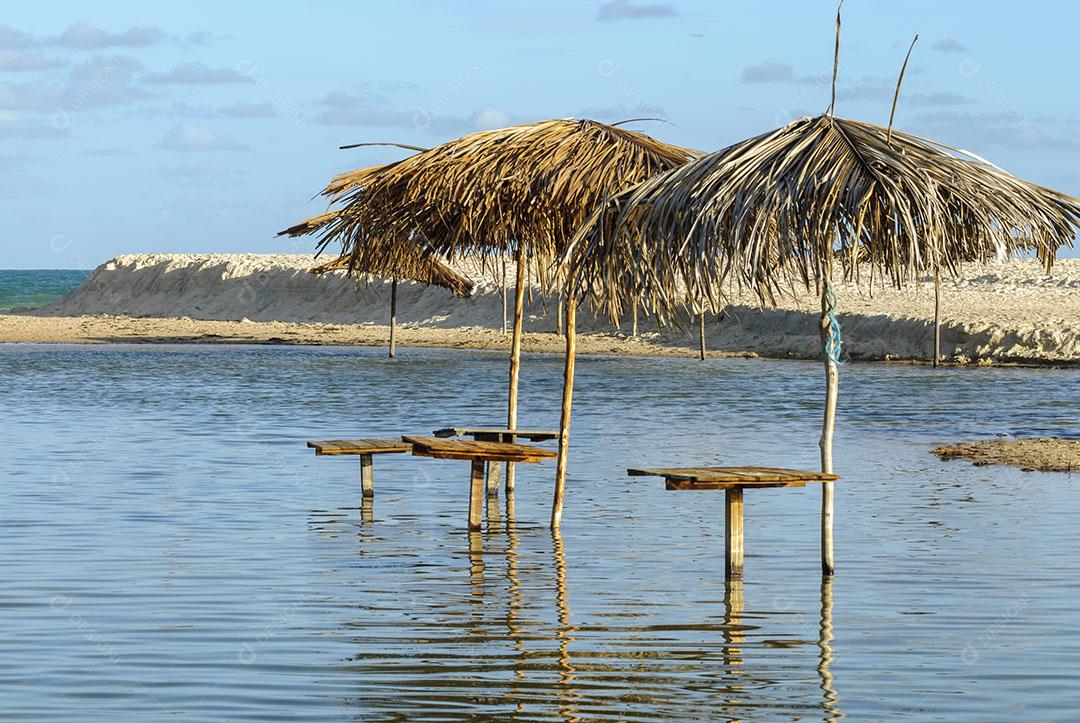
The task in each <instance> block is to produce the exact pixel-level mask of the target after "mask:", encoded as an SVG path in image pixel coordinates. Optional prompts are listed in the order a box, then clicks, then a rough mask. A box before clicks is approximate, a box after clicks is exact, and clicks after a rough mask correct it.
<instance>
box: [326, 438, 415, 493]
mask: <svg viewBox="0 0 1080 723" xmlns="http://www.w3.org/2000/svg"><path fill="white" fill-rule="evenodd" d="M307 446H308V447H311V448H312V449H314V450H315V456H316V457H318V456H321V455H339V454H358V455H360V491H361V495H362V496H364V497H374V496H375V475H374V474H373V473H372V467H371V457H372V455H375V454H397V453H401V452H409V451H411V450H412V445H410V444H406V443H405V442H402V441H401V440H398V439H327V440H321V441H319V440H316V441H311V442H308V443H307Z"/></svg>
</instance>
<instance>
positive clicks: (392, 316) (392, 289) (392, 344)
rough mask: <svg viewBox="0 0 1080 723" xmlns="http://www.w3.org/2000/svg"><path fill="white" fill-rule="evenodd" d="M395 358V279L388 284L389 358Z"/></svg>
mask: <svg viewBox="0 0 1080 723" xmlns="http://www.w3.org/2000/svg"><path fill="white" fill-rule="evenodd" d="M395 356H397V279H393V280H392V281H391V282H390V358H391V359H393V358H394V357H395Z"/></svg>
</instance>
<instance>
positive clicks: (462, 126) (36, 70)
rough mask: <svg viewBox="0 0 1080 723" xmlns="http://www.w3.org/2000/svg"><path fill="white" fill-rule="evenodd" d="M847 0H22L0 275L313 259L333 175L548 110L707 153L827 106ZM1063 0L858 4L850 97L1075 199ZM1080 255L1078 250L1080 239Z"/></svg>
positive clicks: (1068, 16)
mask: <svg viewBox="0 0 1080 723" xmlns="http://www.w3.org/2000/svg"><path fill="white" fill-rule="evenodd" d="M834 13H835V2H834V1H833V0H825V1H819V0H797V1H796V0H774V1H773V2H760V3H735V2H715V1H711V2H703V1H696V0H665V1H660V0H560V1H550V0H549V1H547V2H543V3H537V2H525V1H521V2H517V1H513V2H512V1H503V2H495V1H494V0H470V1H469V2H449V1H447V2H434V1H432V0H426V1H425V0H401V1H399V2H379V3H368V2H346V1H343V0H340V1H339V0H306V1H304V0H296V1H293V2H284V1H280V2H274V1H272V0H268V1H266V2H260V3H254V2H221V1H220V0H219V1H217V2H205V1H202V0H188V1H187V2H184V3H148V2H145V0H144V1H142V2H128V1H125V0H110V2H97V3H85V2H41V3H19V4H17V5H13V6H12V7H9V8H8V9H7V12H5V14H4V18H3V20H2V22H0V212H2V213H3V218H4V230H3V235H4V238H3V245H2V247H0V248H2V251H0V268H87V267H93V266H96V265H97V264H99V263H101V262H103V261H105V260H106V259H108V258H110V257H112V256H115V255H117V254H121V253H132V252H142V251H173V252H181V251H191V252H198V251H252V252H255V251H258V252H281V251H307V250H310V248H311V244H310V243H309V242H308V241H307V240H302V241H300V242H299V244H298V243H297V242H296V241H294V240H284V239H278V238H275V236H274V234H275V232H276V231H277V230H279V229H281V228H284V227H285V226H287V225H290V224H291V223H293V222H295V221H297V220H299V219H300V218H302V217H304V216H306V215H310V214H312V213H317V212H319V211H321V210H322V208H323V207H324V204H323V202H322V201H320V200H318V199H316V200H312V196H313V195H315V194H316V193H317V192H318V190H319V189H321V188H322V186H323V185H324V184H325V183H326V181H327V180H328V179H329V177H330V176H331V175H332V174H335V173H339V172H341V171H344V170H347V169H349V168H355V167H359V166H366V165H371V164H374V163H379V162H384V161H387V160H391V159H393V158H396V157H400V156H401V153H402V152H401V151H396V150H392V149H385V148H376V149H357V150H349V151H341V150H338V149H337V147H338V146H339V145H342V144H345V143H356V142H363V141H396V142H402V143H411V144H417V145H422V146H431V145H435V144H438V143H439V142H442V141H444V140H448V139H450V138H452V137H455V136H458V135H461V134H463V133H467V132H469V131H472V130H477V129H480V128H486V127H496V126H501V125H507V124H510V123H515V122H527V121H531V120H538V119H541V118H548V117H568V116H577V117H595V118H599V119H601V120H607V121H612V120H619V119H623V118H628V117H637V116H658V117H662V118H665V119H666V120H668V121H669V122H670V123H671V125H666V124H658V123H649V124H641V125H638V126H636V127H638V128H639V129H641V130H645V131H647V132H650V133H653V134H654V135H657V136H658V137H661V138H663V139H665V140H669V141H672V142H675V143H681V144H684V145H689V146H693V147H696V148H700V149H703V150H713V149H716V148H720V147H723V146H725V145H728V144H730V143H733V142H736V141H738V140H741V139H743V138H745V137H747V136H750V135H754V134H757V133H760V132H762V131H764V130H767V129H770V128H773V127H776V126H778V125H782V124H783V123H785V122H787V121H788V120H790V119H791V118H794V117H798V116H800V115H806V114H810V115H813V114H817V113H820V112H822V111H823V110H825V108H826V106H827V105H828V101H829V83H828V80H827V75H828V74H829V72H830V71H831V64H832V43H833V16H834ZM1078 24H1080V7H1078V6H1076V5H1074V4H1072V3H1067V2H1047V1H1039V0H1033V1H1031V2H1026V3H985V2H974V1H973V0H972V1H965V0H952V1H950V2H947V3H943V2H940V1H930V0H897V1H895V2H887V3H886V2H871V1H870V0H848V2H847V3H846V4H845V7H844V33H843V40H842V47H841V57H840V80H839V88H838V101H837V109H836V112H837V114H838V115H843V116H850V117H855V118H861V119H865V120H869V121H873V122H878V123H882V124H884V123H886V122H887V120H888V113H889V105H890V102H891V98H892V90H893V86H894V84H895V78H896V74H897V72H898V71H899V67H900V63H901V61H902V59H903V55H904V52H905V51H906V50H907V46H908V44H909V43H910V42H911V38H912V36H913V35H914V34H915V33H916V32H918V33H920V40H919V43H918V44H917V45H916V48H915V51H914V54H913V56H912V61H911V65H910V66H909V70H908V75H907V77H906V78H905V81H904V91H903V95H902V97H901V101H900V107H899V110H898V112H897V120H896V127H897V128H899V129H902V130H907V131H911V132H914V133H918V134H921V135H926V136H929V137H931V138H935V139H938V140H941V141H945V142H947V143H950V144H954V145H958V146H960V147H963V148H965V149H968V150H971V151H973V152H975V153H978V154H980V155H982V156H984V157H986V158H988V159H990V160H992V161H994V162H995V163H996V164H998V165H1000V166H1002V167H1004V168H1006V169H1007V170H1009V171H1011V172H1013V173H1015V174H1017V175H1019V176H1021V177H1025V178H1028V179H1030V180H1033V181H1037V182H1040V183H1043V184H1046V185H1049V186H1053V187H1055V188H1058V189H1060V190H1062V191H1065V192H1068V193H1072V194H1080V171H1078V170H1077V169H1076V162H1077V160H1078V158H1080V96H1078V95H1077V93H1076V91H1075V73H1074V69H1075V67H1076V64H1077V61H1076V59H1075V51H1074V50H1073V48H1074V47H1075V28H1076V27H1077V25H1078ZM1074 255H1075V252H1074Z"/></svg>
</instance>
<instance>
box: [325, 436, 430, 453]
mask: <svg viewBox="0 0 1080 723" xmlns="http://www.w3.org/2000/svg"><path fill="white" fill-rule="evenodd" d="M307 446H308V447H310V448H311V449H314V450H315V454H316V455H332V454H392V453H397V452H408V451H410V450H411V449H412V445H409V444H406V443H405V442H402V441H401V440H399V439H324V440H312V441H310V442H308V443H307Z"/></svg>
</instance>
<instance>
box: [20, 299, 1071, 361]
mask: <svg viewBox="0 0 1080 723" xmlns="http://www.w3.org/2000/svg"><path fill="white" fill-rule="evenodd" d="M389 334H390V330H389V327H388V326H386V325H379V324H370V323H369V324H324V323H317V322H281V321H250V320H246V319H245V320H241V321H223V320H210V319H192V318H189V317H131V316H114V315H106V314H99V315H93V316H41V315H37V314H34V313H33V312H32V311H29V312H23V313H14V314H13V313H0V344H3V345H18V344H59V345H87V346H108V345H112V344H117V345H120V344H123V345H138V344H160V345H169V344H176V345H207V346H222V347H228V346H241V345H254V346H278V345H282V346H340V347H351V346H355V347H372V348H378V347H385V346H386V345H387V343H388V340H389ZM673 336H675V337H676V338H673ZM677 336H678V335H673V334H672V333H671V332H670V331H667V332H664V333H658V332H646V333H642V334H640V335H639V336H638V337H637V338H632V337H630V336H629V335H628V334H626V333H622V332H586V333H579V334H578V337H577V344H578V354H579V355H581V356H625V357H648V358H657V357H672V358H697V356H698V347H697V339H696V338H693V337H692V336H691V334H690V332H689V331H687V332H685V334H684V335H682V336H683V338H681V339H680V338H677ZM398 346H399V347H414V348H435V349H467V350H474V351H509V348H510V337H509V335H505V336H504V335H503V333H502V331H501V330H498V329H489V328H484V327H449V328H443V327H425V326H418V325H405V326H399V327H398ZM522 350H523V351H524V352H526V353H529V354H553V355H560V356H561V355H562V354H563V352H564V341H563V337H562V336H560V335H558V334H556V333H555V332H552V331H526V332H525V334H524V336H523V338H522ZM706 356H707V358H708V359H763V360H770V361H785V360H787V361H803V362H818V361H820V360H821V358H820V356H818V355H817V354H816V352H815V353H811V354H799V353H795V352H793V351H791V350H786V351H784V352H783V353H775V352H773V353H770V352H769V350H764V351H761V352H758V351H752V350H732V349H708V350H707V355H706ZM850 361H851V363H860V364H862V363H867V364H899V365H903V366H926V367H930V366H931V364H930V361H929V360H926V359H918V358H910V359H906V358H899V357H897V356H895V355H891V354H884V355H880V356H860V357H858V358H855V359H852V360H850ZM939 366H942V367H949V368H970V367H1009V368H1031V369H1058V368H1060V369H1075V368H1077V367H1080V360H1073V359H1063V360H1061V359H1031V358H1019V359H1007V358H1006V359H979V360H961V361H957V360H955V359H946V360H943V361H942V362H941V363H940V365H939Z"/></svg>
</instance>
